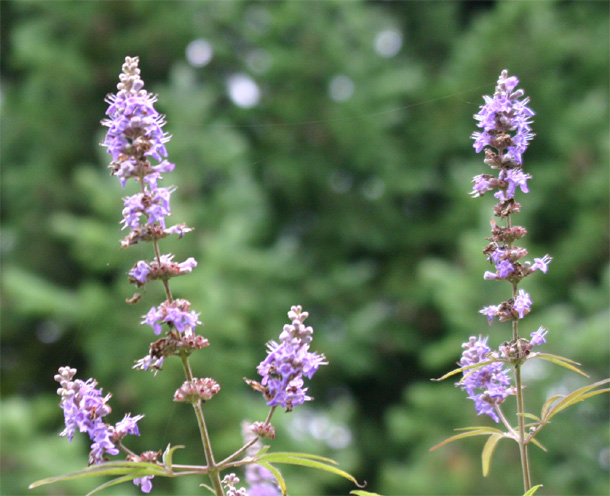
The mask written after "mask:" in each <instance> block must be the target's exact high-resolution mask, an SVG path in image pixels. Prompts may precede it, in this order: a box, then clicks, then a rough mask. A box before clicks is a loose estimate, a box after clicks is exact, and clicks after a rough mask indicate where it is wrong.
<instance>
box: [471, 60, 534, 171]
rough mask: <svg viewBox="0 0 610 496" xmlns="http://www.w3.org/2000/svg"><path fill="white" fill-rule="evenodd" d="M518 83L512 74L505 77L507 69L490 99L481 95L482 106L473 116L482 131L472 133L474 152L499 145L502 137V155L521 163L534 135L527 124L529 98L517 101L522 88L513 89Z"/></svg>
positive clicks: (521, 95) (531, 112) (528, 120)
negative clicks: (503, 146)
mask: <svg viewBox="0 0 610 496" xmlns="http://www.w3.org/2000/svg"><path fill="white" fill-rule="evenodd" d="M518 83H519V80H518V79H517V78H516V77H515V76H511V77H508V71H502V74H501V75H500V78H499V79H498V84H497V86H496V91H495V93H494V96H493V98H492V97H489V96H487V95H486V96H484V97H483V99H484V100H485V105H483V106H481V110H480V111H479V113H478V114H476V115H475V116H474V118H475V120H477V121H479V122H478V124H477V126H478V127H480V128H482V129H483V131H482V132H475V133H473V135H472V138H473V139H474V140H475V142H474V145H473V146H474V148H475V150H476V151H477V153H479V152H481V151H482V150H483V149H484V148H485V147H487V146H491V147H494V148H501V146H499V145H498V141H499V140H503V141H504V142H505V143H507V146H506V150H507V154H506V156H505V157H506V158H510V159H512V161H513V162H515V163H516V164H519V165H520V164H521V163H522V155H523V153H524V152H525V150H526V149H527V146H528V142H529V141H530V140H531V139H532V138H533V137H534V134H533V133H532V132H531V127H530V124H531V122H532V121H531V117H532V116H534V112H533V111H532V110H531V109H530V108H529V107H528V106H527V104H528V103H529V101H530V99H529V97H527V98H524V99H523V100H519V99H520V98H522V97H523V95H524V93H523V90H517V91H513V90H514V89H515V88H516V86H517V84H518ZM510 133H512V134H510Z"/></svg>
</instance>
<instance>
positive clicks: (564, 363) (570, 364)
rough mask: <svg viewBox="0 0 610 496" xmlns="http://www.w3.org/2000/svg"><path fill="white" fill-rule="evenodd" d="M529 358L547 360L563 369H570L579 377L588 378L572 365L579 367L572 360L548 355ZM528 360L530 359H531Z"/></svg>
mask: <svg viewBox="0 0 610 496" xmlns="http://www.w3.org/2000/svg"><path fill="white" fill-rule="evenodd" d="M531 358H542V359H543V360H547V361H548V362H553V363H554V364H556V365H560V366H561V367H565V368H566V369H570V370H571V371H573V372H576V373H578V374H580V375H584V376H585V377H589V376H588V375H587V374H585V373H584V372H583V371H582V370H580V369H579V368H578V367H575V366H574V365H580V363H578V362H575V361H574V360H570V359H569V358H565V357H560V356H557V355H551V354H550V353H536V354H535V355H532V357H531ZM531 358H530V359H531Z"/></svg>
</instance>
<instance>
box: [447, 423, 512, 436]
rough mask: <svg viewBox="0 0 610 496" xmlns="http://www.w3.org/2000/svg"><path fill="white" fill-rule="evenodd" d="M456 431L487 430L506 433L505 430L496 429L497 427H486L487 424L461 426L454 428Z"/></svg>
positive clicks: (492, 432)
mask: <svg viewBox="0 0 610 496" xmlns="http://www.w3.org/2000/svg"><path fill="white" fill-rule="evenodd" d="M454 430H456V431H485V432H489V433H490V434H504V431H501V430H500V429H496V428H495V427H485V426H483V425H482V426H478V427H476V426H474V427H460V428H458V429H454Z"/></svg>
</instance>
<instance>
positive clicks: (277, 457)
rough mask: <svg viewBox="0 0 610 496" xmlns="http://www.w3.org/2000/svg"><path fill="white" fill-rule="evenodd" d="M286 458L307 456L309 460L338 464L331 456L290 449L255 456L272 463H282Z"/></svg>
mask: <svg viewBox="0 0 610 496" xmlns="http://www.w3.org/2000/svg"><path fill="white" fill-rule="evenodd" d="M287 458H307V459H311V460H317V461H319V462H324V463H331V464H333V465H338V463H337V462H336V461H335V460H333V459H331V458H326V457H324V456H320V455H314V454H311V453H296V452H294V453H293V452H290V451H277V452H275V453H268V454H264V455H263V456H261V457H257V459H258V460H264V461H268V462H273V463H284V460H285V459H287Z"/></svg>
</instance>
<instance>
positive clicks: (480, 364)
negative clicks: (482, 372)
mask: <svg viewBox="0 0 610 496" xmlns="http://www.w3.org/2000/svg"><path fill="white" fill-rule="evenodd" d="M493 362H494V360H486V361H484V362H479V363H475V364H474V365H468V366H466V367H460V368H459V369H454V370H452V371H451V372H447V373H446V374H445V375H444V376H443V377H439V378H438V379H430V380H431V381H434V382H440V381H444V380H445V379H447V378H448V377H451V376H452V375H456V374H459V373H460V372H464V370H470V369H474V370H476V369H478V368H480V367H484V366H485V365H489V364H490V363H493ZM474 370H473V372H474Z"/></svg>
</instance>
